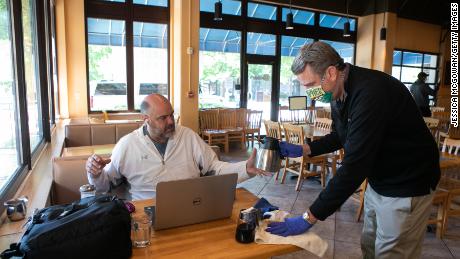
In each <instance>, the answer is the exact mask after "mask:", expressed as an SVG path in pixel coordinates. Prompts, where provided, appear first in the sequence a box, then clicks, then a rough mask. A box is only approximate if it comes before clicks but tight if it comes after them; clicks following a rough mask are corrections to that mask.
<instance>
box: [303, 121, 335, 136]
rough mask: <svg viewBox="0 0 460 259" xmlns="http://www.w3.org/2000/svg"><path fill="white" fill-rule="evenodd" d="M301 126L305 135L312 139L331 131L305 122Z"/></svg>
mask: <svg viewBox="0 0 460 259" xmlns="http://www.w3.org/2000/svg"><path fill="white" fill-rule="evenodd" d="M301 126H302V128H303V133H304V135H305V138H309V139H311V140H313V139H315V138H320V137H324V136H326V135H327V134H329V133H330V131H327V130H322V129H318V128H316V127H315V126H314V125H310V124H303V125H301Z"/></svg>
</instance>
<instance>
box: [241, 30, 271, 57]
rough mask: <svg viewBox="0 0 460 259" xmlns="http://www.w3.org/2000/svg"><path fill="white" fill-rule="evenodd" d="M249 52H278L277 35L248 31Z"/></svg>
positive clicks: (269, 53) (264, 53) (268, 53)
mask: <svg viewBox="0 0 460 259" xmlns="http://www.w3.org/2000/svg"><path fill="white" fill-rule="evenodd" d="M247 42H248V44H247V53H248V54H258V55H271V56H274V55H275V54H276V36H275V35H272V34H264V33H257V32H248V36H247Z"/></svg>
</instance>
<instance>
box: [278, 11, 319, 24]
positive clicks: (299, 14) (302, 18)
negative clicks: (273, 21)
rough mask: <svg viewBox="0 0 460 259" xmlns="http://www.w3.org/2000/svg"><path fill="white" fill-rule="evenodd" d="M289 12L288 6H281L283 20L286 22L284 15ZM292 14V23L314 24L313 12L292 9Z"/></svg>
mask: <svg viewBox="0 0 460 259" xmlns="http://www.w3.org/2000/svg"><path fill="white" fill-rule="evenodd" d="M289 12H290V9H289V8H283V16H282V19H283V22H286V15H287V14H288V13H289ZM292 16H293V18H294V23H298V24H304V25H305V24H306V25H314V24H315V13H313V12H309V11H304V10H299V9H292Z"/></svg>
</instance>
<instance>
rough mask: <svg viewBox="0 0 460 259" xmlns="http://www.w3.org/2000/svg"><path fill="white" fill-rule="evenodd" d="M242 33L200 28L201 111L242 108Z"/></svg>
mask: <svg viewBox="0 0 460 259" xmlns="http://www.w3.org/2000/svg"><path fill="white" fill-rule="evenodd" d="M240 42H241V32H239V31H232V30H218V29H210V28H200V77H199V78H200V79H199V107H200V108H217V107H226V108H237V107H240V93H241V85H240V47H241V43H240Z"/></svg>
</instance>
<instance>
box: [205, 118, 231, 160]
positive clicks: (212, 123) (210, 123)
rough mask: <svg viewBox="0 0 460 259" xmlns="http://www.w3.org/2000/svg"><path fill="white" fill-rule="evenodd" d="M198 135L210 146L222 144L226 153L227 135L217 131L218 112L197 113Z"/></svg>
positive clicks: (222, 131)
mask: <svg viewBox="0 0 460 259" xmlns="http://www.w3.org/2000/svg"><path fill="white" fill-rule="evenodd" d="M198 117H199V120H200V134H201V137H202V138H203V140H204V141H205V142H207V143H208V144H209V145H210V146H212V145H215V144H222V145H223V146H224V151H225V153H228V134H227V131H225V130H220V129H219V111H218V110H216V109H210V110H202V111H199V116H198Z"/></svg>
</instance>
